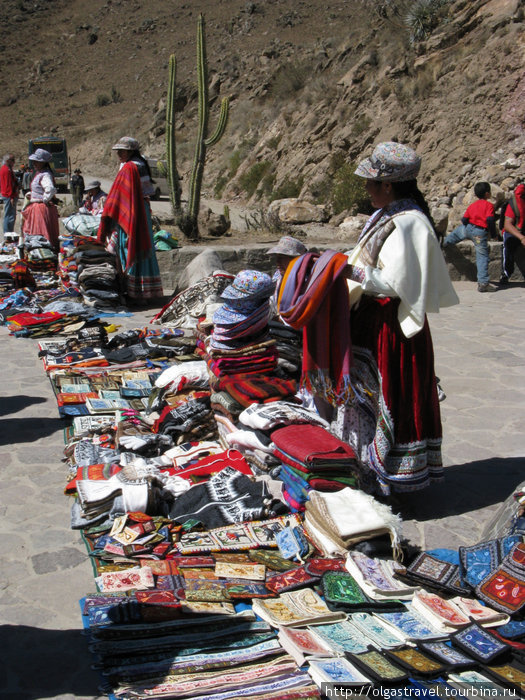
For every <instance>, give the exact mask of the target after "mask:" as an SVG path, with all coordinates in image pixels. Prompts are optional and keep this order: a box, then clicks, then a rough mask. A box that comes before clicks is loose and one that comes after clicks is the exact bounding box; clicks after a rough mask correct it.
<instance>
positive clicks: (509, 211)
mask: <svg viewBox="0 0 525 700" xmlns="http://www.w3.org/2000/svg"><path fill="white" fill-rule="evenodd" d="M514 203H515V207H513V206H512V204H508V205H507V208H506V210H505V226H504V228H503V258H502V263H503V270H502V275H501V279H500V281H499V283H500V284H501V285H506V284H508V283H509V277H510V276H511V275H512V273H513V272H514V258H515V256H516V253H517V251H518V248H519V247H520V245H522V246H525V184H523V183H521V184H520V185H518V186H517V187H516V189H515V190H514ZM515 209H517V211H515ZM520 269H521V268H520Z"/></svg>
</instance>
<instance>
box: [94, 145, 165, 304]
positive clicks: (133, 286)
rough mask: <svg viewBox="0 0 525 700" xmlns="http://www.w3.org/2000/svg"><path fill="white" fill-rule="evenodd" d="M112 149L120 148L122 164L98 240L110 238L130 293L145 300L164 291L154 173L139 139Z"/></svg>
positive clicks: (127, 292)
mask: <svg viewBox="0 0 525 700" xmlns="http://www.w3.org/2000/svg"><path fill="white" fill-rule="evenodd" d="M112 150H114V151H117V155H118V157H119V160H120V163H121V165H120V170H119V172H118V175H117V177H116V178H115V181H114V183H113V186H112V187H111V190H110V191H109V194H108V198H107V200H106V204H105V205H104V210H103V212H102V220H101V222H100V226H99V229H98V236H97V239H98V241H99V242H101V243H106V240H107V239H108V238H109V242H108V244H107V247H108V249H109V250H112V252H114V253H115V254H116V256H117V261H118V263H119V265H120V268H121V270H122V272H123V273H124V276H125V280H126V294H127V296H128V297H129V298H130V299H133V300H134V301H136V302H138V303H141V302H143V301H144V300H146V299H151V298H155V297H161V296H162V294H163V292H162V283H161V279H160V271H159V265H158V262H157V256H156V254H155V246H154V244H153V229H152V226H151V211H150V204H149V196H150V194H151V191H153V188H152V184H151V176H150V174H149V168H148V164H147V162H146V160H145V158H143V157H142V155H141V154H140V150H139V144H138V142H137V141H136V140H135V139H133V138H131V137H129V136H124V137H123V138H121V139H120V140H119V141H118V143H116V144H115V145H114V146H113V148H112ZM150 190H151V191H150Z"/></svg>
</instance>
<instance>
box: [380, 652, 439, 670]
mask: <svg viewBox="0 0 525 700" xmlns="http://www.w3.org/2000/svg"><path fill="white" fill-rule="evenodd" d="M385 653H386V654H387V655H388V658H389V659H392V660H393V661H394V662H395V663H396V664H399V665H400V666H402V667H403V668H404V669H406V670H407V672H408V673H409V674H410V675H411V676H412V675H416V676H418V675H422V676H439V675H440V673H441V672H442V671H444V670H445V666H444V664H442V663H441V662H439V661H437V660H436V659H434V658H432V657H431V656H429V655H428V654H426V653H424V652H423V651H421V650H420V649H417V648H416V647H402V648H401V649H389V650H388V651H387V652H385Z"/></svg>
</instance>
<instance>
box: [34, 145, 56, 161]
mask: <svg viewBox="0 0 525 700" xmlns="http://www.w3.org/2000/svg"><path fill="white" fill-rule="evenodd" d="M29 160H36V162H37V163H50V162H51V161H52V160H53V156H52V155H51V153H50V152H49V151H45V150H44V149H43V148H37V149H36V151H35V152H34V153H32V154H31V155H30V156H29Z"/></svg>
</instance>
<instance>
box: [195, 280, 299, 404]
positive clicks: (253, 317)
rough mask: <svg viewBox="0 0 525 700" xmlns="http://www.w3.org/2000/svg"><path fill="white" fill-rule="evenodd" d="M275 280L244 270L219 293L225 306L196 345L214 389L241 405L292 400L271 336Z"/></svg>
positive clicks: (289, 383) (291, 388) (293, 385)
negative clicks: (278, 369) (278, 366)
mask: <svg viewBox="0 0 525 700" xmlns="http://www.w3.org/2000/svg"><path fill="white" fill-rule="evenodd" d="M272 291H273V282H272V280H271V278H270V276H269V275H267V274H265V273H264V272H259V271H257V270H243V271H241V272H240V273H239V274H238V275H237V276H236V277H235V279H234V280H233V282H232V284H231V285H230V286H228V287H227V288H226V289H225V290H224V291H223V293H222V295H221V299H223V300H225V303H223V305H222V306H221V307H220V308H219V309H217V310H216V311H215V313H214V314H213V324H214V328H213V331H212V334H211V337H210V338H209V340H207V341H200V342H199V343H198V344H197V348H198V351H200V354H201V356H202V357H203V358H204V359H205V360H206V363H207V365H208V368H209V370H210V381H211V385H212V387H213V388H214V389H218V390H220V391H226V392H227V393H229V394H230V395H231V396H232V397H233V398H234V399H235V400H236V401H237V402H238V403H240V404H241V405H242V406H249V405H250V404H251V403H253V402H257V403H265V402H267V401H275V400H277V399H280V398H285V397H287V396H291V395H293V394H294V393H295V390H296V388H297V384H296V382H295V381H294V380H293V379H289V378H281V377H279V376H278V374H277V361H278V353H277V349H276V343H275V340H273V339H272V338H271V337H270V334H269V328H268V321H269V315H270V304H269V298H270V296H271V294H272Z"/></svg>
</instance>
